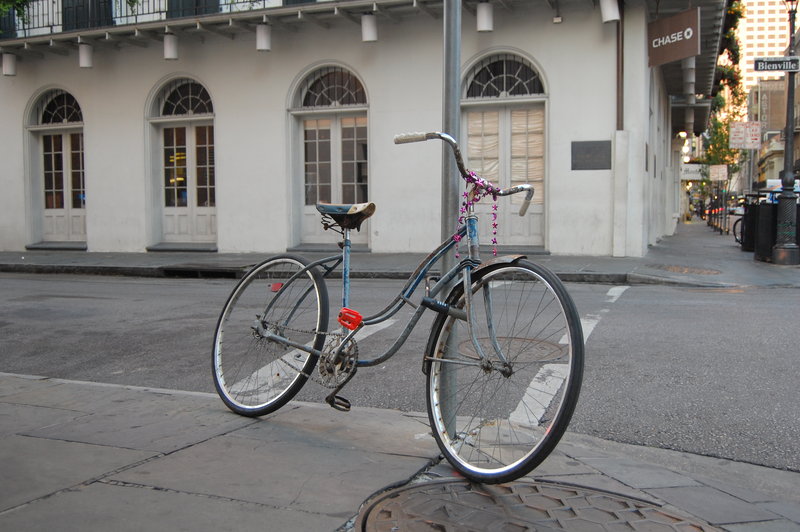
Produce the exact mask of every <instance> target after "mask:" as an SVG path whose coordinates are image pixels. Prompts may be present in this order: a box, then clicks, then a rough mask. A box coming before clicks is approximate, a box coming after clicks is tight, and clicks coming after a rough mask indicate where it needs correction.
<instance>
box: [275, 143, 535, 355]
mask: <svg viewBox="0 0 800 532" xmlns="http://www.w3.org/2000/svg"><path fill="white" fill-rule="evenodd" d="M434 138H437V139H440V140H443V141H445V142H446V143H448V144H449V145H450V146H451V147H452V149H453V154H454V156H455V159H456V163H457V166H458V169H459V172H460V173H461V176H462V177H464V178H466V177H467V176H468V174H469V173H468V171H467V169H466V168H465V166H464V162H463V159H462V157H461V152H460V150H459V148H458V144H457V143H456V141H455V140H454V139H453V138H452V137H451V136H450V135H447V134H443V133H411V134H407V135H398V136H397V137H395V143H399V144H402V143H406V142H418V141H420V140H430V139H434ZM473 175H474V174H473ZM519 192H526V193H527V196H526V203H524V204H523V207H522V209H521V210H520V215H523V214H524V213H525V210H526V209H527V206H528V204H529V203H530V200H531V197H532V196H533V188H532V187H530V185H518V186H514V187H511V188H509V189H505V190H503V189H494V194H496V195H498V196H507V195H510V194H516V193H519ZM466 211H467V212H466V215H465V218H464V221H465V223H464V225H463V226H461V227H460V228H459V229H458V231H457V232H456V235H454V237H453V238H449V239H447V240H445V241H444V242H442V243H441V244H440V245H439V247H438V248H436V249H435V250H434V251H433V252H432V253H431V254H430V255H428V256H427V257H426V258H425V259H423V261H422V262H421V263H420V264H419V266H418V267H417V269H416V270H415V271H414V273H412V274H411V277H410V278H409V279H408V281H407V282H406V285H405V286H404V287H403V289H402V290H401V291H400V293H399V294H398V295H397V296H396V297H395V299H394V300H393V301H392V302H391V303H389V305H388V306H387V307H386V308H384V309H383V310H382V311H380V312H378V313H376V314H374V315H372V316H369V317H366V318H363V319H362V321H361V323H360V324H359V325H358V326H357V327H356V328H355V329H353V330H351V331H350V332H348V333H347V334H346V335H345V336H344V339H343V340H342V341H341V342H340V343H339V345H338V346H337V347H336V349H335V350H334V352H333V363H336V362H337V361H338V359H339V357H340V355H341V354H342V352H343V351H344V349H345V347H346V346H347V344H348V342H350V340H352V339H353V337H355V335H356V334H357V333H358V331H360V330H361V329H362V328H363V327H364V326H366V325H374V324H378V323H381V322H384V321H386V320H388V319H390V318H391V317H392V316H394V315H395V314H396V313H397V312H398V311H399V310H400V309H401V308H402V307H403V305H406V304H408V305H411V306H413V307H415V308H416V310H415V312H414V314H413V315H412V316H411V318H410V319H409V321H408V323H407V324H406V326H405V328H404V329H403V331H402V332H401V333H400V335H399V336H398V338H397V339H396V340H395V342H394V343H393V344H392V345H391V346H390V347H389V348H388V349H387V350H386V351H385V352H384V353H382V354H380V355H378V356H377V357H375V358H369V359H364V360H357V361H356V367H366V366H375V365H378V364H381V363H383V362H385V361H386V360H388V359H389V358H391V357H392V356H394V355H395V354H396V353H397V351H398V350H399V349H400V347H402V346H403V344H404V343H405V341H406V340H407V339H408V337H409V335H410V334H411V331H412V330H413V329H414V327H416V325H417V322H419V319H420V318H421V317H422V314H423V313H424V312H425V310H426V309H428V308H430V309H433V310H434V311H436V312H439V313H446V314H448V315H451V316H454V317H455V318H457V319H461V320H464V321H466V322H467V328H468V331H469V335H470V339H471V341H472V344H473V346H474V347H475V350H476V352H477V354H478V356H479V357H480V359H481V364H482V365H487V366H491V364H490V363H489V362H488V361H489V357H487V356H486V353H485V352H484V350H483V348H482V346H481V345H480V342H479V341H478V338H477V336H476V333H475V330H474V327H473V325H474V323H475V312H474V309H473V306H472V270H473V269H475V268H477V267H478V266H480V265H481V260H480V252H479V238H478V219H477V216H476V215H475V212H474V207H473V204H472V202H468V203H467V209H466ZM342 235H343V242H342V253H341V254H340V255H333V256H331V257H326V258H323V259H319V260H317V261H314V262H312V263H311V264H309V265H308V266H307V267H306V268H304V269H303V270H301V271H300V272H298V273H297V276H299V275H302V274H304V273H305V272H306V271H308V270H310V269H311V268H316V267H321V268H323V269H324V270H325V273H324V274H323V277H328V276H329V275H330V274H331V273H332V272H333V271H334V269H336V267H337V266H339V264H342V308H347V307H348V306H349V303H350V248H351V242H350V229H347V228H343V230H342ZM465 236H466V242H467V250H468V256H467V257H466V258H465V259H463V260H462V261H461V262H459V263H458V264H456V265H455V266H453V267H452V268H451V269H450V270H449V271H448V272H445V273H444V274H443V275H442V276H441V277H440V278H439V279H438V280H437V282H436V284H434V285H433V286H432V287H431V286H430V285H429V284H428V282H427V281H426V285H425V297H423V299H422V304H420V305H417V304H415V303H413V302H412V301H411V300H410V299H409V298H410V297H411V295H412V294H413V293H414V292H415V291H416V289H417V288H418V287H419V285H420V283H421V282H422V281H423V279H426V280H427V279H428V278H427V275H428V273H429V272H430V270H431V268H432V267H433V266H434V265H435V264H436V263H438V262H439V261H440V260H441V259H442V257H443V256H444V255H445V254H446V253H448V252H449V251H450V250H452V249H453V247H455V246H456V244H457V242H458V241H460V240H461V239H463V238H464V237H465ZM516 258H521V256H514V257H500V258H498V259H496V260H498V261H502V260H506V261H510V260H516ZM459 275H460V276H461V279H460V281H462V282H463V284H464V297H465V302H464V310H460V309H456V308H453V307H450V306H449V305H447V304H446V303H444V302H442V301H439V300H437V299H435V298H436V296H437V295H439V294H440V293H441V292H442V291H443V290H445V289H446V288H450V287H451V286H452V283H453V281H454V279H456V278H457V277H458V276H459ZM490 293H491V290H484V294H485V295H484V302H485V308H486V312H487V322H488V323H487V325H488V328H489V330H488V332H489V340H490V343H491V345H492V350H493V351H494V352H495V354H496V355H497V358H498V359H499V360H500V362H501V363H502V365H503V368H504V369H502V370H501V371H505V369H507V368H506V366H507V361H506V358H505V356H504V355H503V353H502V349H501V348H500V346H499V344H498V342H497V338H496V337H495V334H494V330H493V327H492V322H493V320H492V302H491V294H490ZM342 330H346V329H345V328H344V327H342ZM325 332H328V331H325ZM265 336H266V337H267V338H268V339H270V340H273V341H276V342H279V343H282V344H284V345H287V346H290V347H294V348H297V349H300V350H303V351H305V352H308V353H311V354H314V355H317V356H322V355H324V353H322V352H320V351H317V350H315V349H313V348H311V347H308V346H305V345H302V344H299V343H296V342H292V341H290V340H288V339H286V338H283V337H280V336H277V335H275V334H271V333H265ZM487 369H488V368H487Z"/></svg>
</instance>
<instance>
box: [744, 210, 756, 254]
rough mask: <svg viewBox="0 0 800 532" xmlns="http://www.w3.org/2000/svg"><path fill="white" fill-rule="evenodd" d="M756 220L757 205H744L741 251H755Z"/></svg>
mask: <svg viewBox="0 0 800 532" xmlns="http://www.w3.org/2000/svg"><path fill="white" fill-rule="evenodd" d="M757 218H758V203H746V204H745V206H744V214H743V215H742V222H741V226H742V227H741V232H742V251H755V249H756V220H757Z"/></svg>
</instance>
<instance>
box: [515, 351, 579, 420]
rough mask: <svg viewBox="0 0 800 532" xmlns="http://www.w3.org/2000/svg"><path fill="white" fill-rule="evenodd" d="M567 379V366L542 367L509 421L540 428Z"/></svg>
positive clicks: (547, 365)
mask: <svg viewBox="0 0 800 532" xmlns="http://www.w3.org/2000/svg"><path fill="white" fill-rule="evenodd" d="M566 378H567V365H566V364H545V365H544V366H542V369H540V370H539V372H538V373H537V374H536V376H535V377H534V378H533V380H532V381H531V383H530V384H529V385H528V389H527V390H525V393H524V394H523V396H522V400H521V401H520V402H519V404H518V405H517V408H515V409H514V411H513V412H511V415H510V416H508V420H509V421H511V422H512V423H519V424H520V425H527V426H534V427H536V426H538V425H539V423H541V421H542V418H543V417H544V415H545V413H546V412H547V408H548V407H549V406H550V403H551V402H552V401H553V397H555V395H556V394H557V393H558V390H559V389H560V388H561V384H562V383H563V382H564V379H566Z"/></svg>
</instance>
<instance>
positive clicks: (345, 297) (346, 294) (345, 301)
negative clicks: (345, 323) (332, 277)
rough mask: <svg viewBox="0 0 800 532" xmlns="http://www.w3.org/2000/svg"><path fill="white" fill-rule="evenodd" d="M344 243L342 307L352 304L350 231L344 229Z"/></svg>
mask: <svg viewBox="0 0 800 532" xmlns="http://www.w3.org/2000/svg"><path fill="white" fill-rule="evenodd" d="M342 235H343V241H342V307H343V308H347V306H348V305H349V304H350V229H347V228H344V229H343V233H342Z"/></svg>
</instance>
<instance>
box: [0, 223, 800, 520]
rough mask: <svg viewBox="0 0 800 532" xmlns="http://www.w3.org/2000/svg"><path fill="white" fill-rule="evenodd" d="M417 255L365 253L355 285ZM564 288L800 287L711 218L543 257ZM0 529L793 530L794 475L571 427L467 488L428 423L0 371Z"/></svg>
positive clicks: (31, 256)
mask: <svg viewBox="0 0 800 532" xmlns="http://www.w3.org/2000/svg"><path fill="white" fill-rule="evenodd" d="M263 258H265V257H264V256H262V255H255V254H248V255H236V254H206V253H141V254H135V253H132V254H126V253H86V252H63V251H58V252H56V251H37V252H25V253H14V252H0V270H2V271H25V272H63V273H86V274H116V275H144V276H168V275H189V276H204V275H209V276H218V275H230V276H235V275H240V274H241V273H242V272H243V271H244V269H245V268H246V267H247V266H248V265H249V264H253V263H255V262H258V261H259V260H262V259H263ZM420 258H421V256H418V255H401V256H397V255H379V254H368V253H364V254H358V255H357V256H356V257H355V259H354V269H355V272H356V274H357V275H359V276H362V277H367V276H381V277H398V276H402V275H403V274H406V273H410V271H411V270H412V269H413V267H414V266H415V265H416V262H417V261H418V260H419V259H420ZM532 258H533V259H534V260H536V261H538V262H541V263H544V264H545V265H547V266H548V267H550V268H551V269H552V270H554V271H556V272H557V273H558V274H559V275H561V276H562V278H564V279H565V280H567V281H575V282H579V281H586V282H602V283H620V284H632V283H660V284H670V285H677V286H707V287H732V286H767V287H786V288H800V268H798V267H796V266H775V265H772V264H767V263H759V262H755V261H754V260H753V257H752V253H743V252H741V251H740V250H739V248H738V246H736V245H735V243H734V241H733V237H732V236H730V235H725V236H721V235H719V234H717V233H714V232H713V231H712V230H711V229H710V228H709V227H707V226H706V225H705V223H701V222H696V223H694V224H685V225H681V226H680V227H679V230H678V233H677V234H676V235H675V236H672V237H668V238H665V239H664V240H663V241H662V242H660V243H659V244H658V245H656V246H653V247H652V248H651V249H650V250H649V252H648V254H647V256H646V257H644V258H642V259H633V258H622V259H614V258H608V257H559V256H552V255H537V256H535V257H532ZM0 464H2V466H0V467H2V469H0V479H1V480H2V481H0V530H14V531H22V532H27V531H43V530H59V531H62V530H63V531H72V530H75V531H90V532H91V531H100V530H102V531H105V530H109V529H112V530H115V531H123V532H124V531H142V530H144V531H150V530H158V531H172V530H187V531H193V532H195V531H196V532H204V531H215V532H217V531H228V530H236V531H251V530H266V531H281V532H283V531H288V532H294V531H298V532H305V531H341V532H346V531H350V530H358V531H361V530H370V531H372V530H403V531H406V530H459V531H460V530H475V531H484V530H526V529H527V530H571V531H578V530H591V531H594V530H598V531H599V530H681V531H685V530H727V531H729V532H744V531H756V532H759V531H764V532H773V531H780V532H800V473H793V472H788V471H781V470H775V469H769V468H764V467H759V466H754V465H750V464H745V463H738V462H732V461H728V460H722V459H716V458H709V457H705V456H697V455H691V454H687V453H680V452H674V451H667V450H662V449H654V448H647V447H640V446H631V445H625V444H618V443H614V442H610V441H606V440H601V439H598V438H593V437H589V436H584V435H579V434H573V433H568V434H567V435H566V437H565V438H564V439H563V440H562V442H561V444H560V445H559V446H558V447H557V449H556V451H555V452H554V453H553V454H552V455H551V456H550V457H549V458H548V459H547V460H546V461H545V462H544V463H543V464H542V465H541V466H539V467H538V468H537V469H536V470H535V471H534V472H533V473H532V474H531V475H529V476H527V477H526V478H524V479H520V480H519V481H516V482H512V483H509V484H503V485H499V486H485V485H470V484H469V483H467V482H466V481H464V480H463V479H462V478H459V477H458V476H457V475H456V474H455V473H454V472H453V471H452V469H451V468H450V467H449V466H448V465H447V464H446V462H441V461H440V457H439V452H438V448H437V447H436V444H435V442H434V440H433V438H432V436H431V435H430V428H429V426H428V420H427V415H426V414H425V413H403V412H400V411H396V410H383V409H374V408H353V410H352V411H351V412H349V413H341V412H337V411H335V410H333V409H331V408H330V407H328V406H327V405H319V404H312V403H301V402H292V403H289V405H287V406H286V407H284V408H283V409H281V410H279V411H278V412H276V413H274V414H272V415H270V416H266V417H264V418H259V419H249V418H243V417H240V416H236V415H235V414H233V413H231V412H229V411H228V410H227V409H226V408H225V407H224V406H223V404H222V402H221V401H220V400H219V398H218V397H217V396H216V395H214V394H206V393H195V392H183V391H176V390H161V389H147V388H136V387H130V386H118V385H107V384H98V383H89V382H76V381H65V380H57V379H49V378H45V377H31V376H20V375H11V374H7V373H0Z"/></svg>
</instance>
